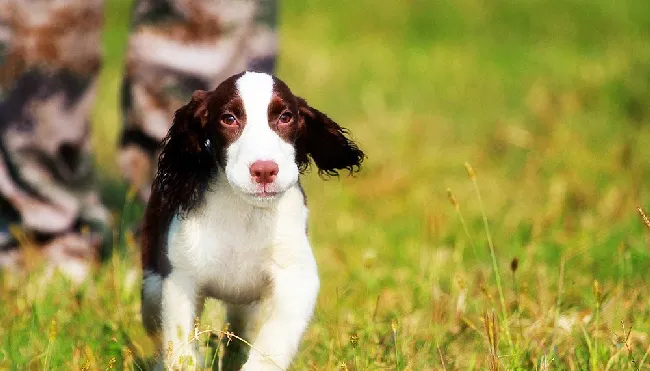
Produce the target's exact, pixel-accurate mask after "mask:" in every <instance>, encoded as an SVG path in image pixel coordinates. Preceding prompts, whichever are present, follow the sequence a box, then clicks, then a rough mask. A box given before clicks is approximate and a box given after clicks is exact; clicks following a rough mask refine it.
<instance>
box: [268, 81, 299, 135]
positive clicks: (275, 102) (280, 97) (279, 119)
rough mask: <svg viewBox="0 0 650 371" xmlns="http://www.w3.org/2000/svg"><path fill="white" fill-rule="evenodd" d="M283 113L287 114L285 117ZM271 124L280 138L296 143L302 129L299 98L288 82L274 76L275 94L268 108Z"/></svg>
mask: <svg viewBox="0 0 650 371" xmlns="http://www.w3.org/2000/svg"><path fill="white" fill-rule="evenodd" d="M283 115H285V116H284V117H283ZM268 116H269V126H270V127H271V129H273V131H275V132H276V133H278V135H279V136H280V138H282V139H284V140H285V141H287V142H289V143H294V142H295V141H296V139H297V138H298V135H299V134H300V131H301V130H302V124H301V122H300V113H299V111H298V100H297V98H296V96H295V95H293V93H292V92H291V90H290V89H289V87H288V86H287V84H285V83H284V82H283V81H282V80H280V79H278V78H277V77H275V76H274V77H273V96H272V97H271V102H270V103H269V108H268Z"/></svg>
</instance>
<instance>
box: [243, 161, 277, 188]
mask: <svg viewBox="0 0 650 371" xmlns="http://www.w3.org/2000/svg"><path fill="white" fill-rule="evenodd" d="M278 171H280V168H279V167H278V164H276V163H275V161H255V162H253V164H252V165H251V167H250V172H251V176H252V177H253V179H254V180H255V182H256V183H260V184H264V183H273V181H274V180H275V176H276V175H278Z"/></svg>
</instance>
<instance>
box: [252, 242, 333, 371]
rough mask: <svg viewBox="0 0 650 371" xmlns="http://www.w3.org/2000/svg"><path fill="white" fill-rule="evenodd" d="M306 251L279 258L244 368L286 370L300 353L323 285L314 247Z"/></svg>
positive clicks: (261, 308) (264, 370)
mask: <svg viewBox="0 0 650 371" xmlns="http://www.w3.org/2000/svg"><path fill="white" fill-rule="evenodd" d="M307 246H308V245H307ZM283 255H284V254H283ZM302 255H303V256H302V257H296V256H292V257H291V260H292V262H291V263H290V264H283V263H284V262H283V261H282V260H284V259H276V262H275V264H274V266H273V268H272V269H271V273H272V282H273V284H272V285H271V286H272V288H271V290H269V293H268V294H267V295H266V296H265V297H264V298H263V299H262V300H261V302H260V303H259V305H260V306H259V310H258V311H257V313H256V314H255V317H257V318H251V320H253V322H254V323H256V324H257V325H258V326H259V327H258V331H257V334H256V335H254V340H253V344H252V349H251V350H250V351H249V357H248V361H247V362H246V363H245V364H244V366H243V368H242V371H253V370H256V371H257V370H261V371H266V370H268V371H271V370H272V371H279V370H286V369H287V367H289V364H290V363H291V360H292V358H293V356H294V355H295V354H296V351H297V350H298V345H299V344H300V339H301V337H302V334H303V333H304V331H305V329H306V328H307V324H308V323H309V320H310V319H311V317H312V315H313V312H314V306H315V304H316V297H317V296H318V289H319V285H320V284H319V280H318V271H317V269H316V263H315V261H314V257H313V256H312V254H311V250H310V249H307V251H304V250H303V254H302ZM285 256H286V255H285Z"/></svg>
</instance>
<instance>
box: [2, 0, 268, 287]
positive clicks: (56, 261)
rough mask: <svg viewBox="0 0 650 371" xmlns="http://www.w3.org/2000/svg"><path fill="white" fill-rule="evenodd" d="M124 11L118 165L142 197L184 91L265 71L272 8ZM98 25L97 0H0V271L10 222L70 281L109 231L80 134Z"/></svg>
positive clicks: (11, 261)
mask: <svg viewBox="0 0 650 371" xmlns="http://www.w3.org/2000/svg"><path fill="white" fill-rule="evenodd" d="M133 6H134V8H133V23H132V27H131V35H130V38H129V45H128V51H127V57H126V68H125V76H124V80H123V84H122V113H123V124H124V128H123V132H122V136H121V148H120V155H119V166H120V170H121V172H122V174H123V176H124V178H125V179H126V180H127V181H128V182H130V183H131V184H132V185H133V187H134V188H135V189H137V190H138V193H139V195H140V196H141V198H142V199H143V201H146V199H147V198H148V196H149V188H150V182H151V178H152V176H153V174H154V171H155V165H156V157H157V145H158V143H159V142H160V140H161V139H162V138H163V137H164V135H165V134H166V132H167V130H168V128H169V126H170V125H171V121H172V120H171V119H172V117H173V113H174V111H175V110H176V109H177V108H179V107H180V106H181V105H182V104H184V103H185V102H187V101H188V100H189V98H190V97H191V94H192V92H193V91H194V90H196V89H212V88H214V87H215V86H216V85H217V84H218V83H219V82H221V80H223V79H225V78H226V77H228V76H230V75H232V74H234V73H237V72H240V71H242V70H244V69H253V70H261V71H265V72H273V68H274V64H275V55H276V35H275V19H276V3H275V0H256V1H253V0H135V1H134V5H133ZM102 23H103V0H0V268H1V267H17V266H20V265H21V260H24V258H23V254H22V249H18V248H17V247H18V245H22V243H21V244H19V243H18V241H17V239H16V230H17V229H16V228H11V226H17V227H18V230H19V231H24V232H26V233H27V235H28V236H29V237H30V238H29V240H30V241H35V242H36V244H37V245H38V246H40V247H39V249H38V250H39V251H42V252H43V253H44V255H45V256H46V257H47V258H49V259H50V261H51V262H52V265H53V266H58V267H60V268H63V269H64V270H67V271H68V273H69V274H70V276H72V277H73V278H75V277H83V276H85V274H86V273H87V271H88V268H87V266H88V264H87V263H88V262H91V261H95V260H96V258H97V252H98V247H99V246H100V245H101V244H102V242H104V243H105V242H106V237H107V236H109V235H110V233H109V231H110V230H111V226H110V223H111V220H110V214H109V213H108V212H107V210H106V208H105V207H104V206H103V205H102V204H101V202H100V200H99V195H98V192H97V190H96V189H97V188H96V184H95V181H94V174H93V161H92V157H91V146H90V139H89V137H90V126H89V114H90V110H91V108H92V104H93V103H94V95H95V85H96V81H97V75H98V72H99V69H100V66H101V50H100V45H101V34H100V30H101V25H102ZM107 31H108V32H110V28H108V29H107ZM21 233H22V232H21Z"/></svg>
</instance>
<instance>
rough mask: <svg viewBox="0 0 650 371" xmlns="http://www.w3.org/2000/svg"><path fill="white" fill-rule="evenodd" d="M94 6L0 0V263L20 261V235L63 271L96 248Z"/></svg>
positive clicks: (100, 216)
mask: <svg viewBox="0 0 650 371" xmlns="http://www.w3.org/2000/svg"><path fill="white" fill-rule="evenodd" d="M102 10H103V4H102V0H67V1H42V0H5V1H2V2H0V269H1V268H3V267H5V268H6V267H18V266H20V264H22V263H29V262H24V261H22V262H21V260H24V259H23V256H22V254H21V251H22V249H18V248H17V247H18V245H21V244H23V245H24V242H23V241H21V243H18V241H17V240H16V237H18V236H20V235H25V236H27V237H28V240H29V241H31V242H33V243H34V244H35V245H39V246H40V248H38V249H37V250H38V251H40V252H43V253H44V255H45V256H46V258H47V259H49V261H50V262H51V263H52V265H53V266H58V267H60V268H62V269H63V270H64V271H66V272H67V273H68V274H69V275H70V276H71V277H72V278H73V279H80V278H83V277H85V275H86V274H87V270H88V263H89V262H91V261H93V260H94V259H95V257H96V256H97V253H98V247H99V245H100V244H101V242H102V238H103V236H104V233H105V231H106V230H107V225H108V224H109V219H110V215H109V214H108V212H107V211H106V209H105V208H104V207H103V206H102V204H101V202H100V201H99V197H98V194H97V192H96V189H95V187H94V181H93V161H92V158H91V157H90V140H89V134H90V129H89V113H90V110H91V107H92V104H93V101H94V95H95V82H96V80H97V74H98V72H99V68H100V64H101V50H100V30H101V24H102V23H103V14H102ZM12 226H13V228H12Z"/></svg>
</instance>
